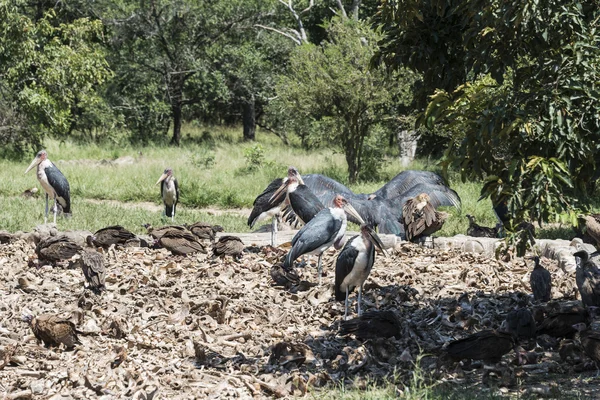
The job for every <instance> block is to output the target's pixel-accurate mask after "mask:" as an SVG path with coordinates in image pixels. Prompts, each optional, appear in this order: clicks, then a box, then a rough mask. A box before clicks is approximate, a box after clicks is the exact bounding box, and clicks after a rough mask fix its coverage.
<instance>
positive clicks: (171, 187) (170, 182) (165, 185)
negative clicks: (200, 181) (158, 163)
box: [156, 167, 179, 221]
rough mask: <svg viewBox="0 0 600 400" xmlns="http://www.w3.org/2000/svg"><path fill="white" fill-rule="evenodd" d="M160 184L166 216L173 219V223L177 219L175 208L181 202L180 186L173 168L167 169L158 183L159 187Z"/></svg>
mask: <svg viewBox="0 0 600 400" xmlns="http://www.w3.org/2000/svg"><path fill="white" fill-rule="evenodd" d="M161 182H162V183H161ZM159 183H160V184H161V185H160V195H161V196H162V200H163V204H164V205H165V215H166V216H167V217H171V221H173V220H174V218H175V207H176V206H177V202H178V201H179V185H178V184H177V179H175V177H174V176H173V168H170V167H169V168H166V169H165V171H164V172H163V174H162V175H161V176H160V178H159V179H158V181H157V182H156V184H157V185H158V184H159Z"/></svg>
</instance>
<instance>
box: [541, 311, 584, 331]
mask: <svg viewBox="0 0 600 400" xmlns="http://www.w3.org/2000/svg"><path fill="white" fill-rule="evenodd" d="M588 319H589V314H588V312H587V310H586V309H585V308H583V307H581V306H574V307H569V308H565V309H562V310H560V311H557V312H554V313H551V314H550V315H548V316H547V317H546V318H544V319H543V320H542V322H541V323H540V324H538V328H537V334H538V336H539V335H549V336H553V337H566V336H571V335H573V334H574V333H575V332H576V330H575V328H573V325H575V324H578V323H581V322H583V323H585V322H587V321H588Z"/></svg>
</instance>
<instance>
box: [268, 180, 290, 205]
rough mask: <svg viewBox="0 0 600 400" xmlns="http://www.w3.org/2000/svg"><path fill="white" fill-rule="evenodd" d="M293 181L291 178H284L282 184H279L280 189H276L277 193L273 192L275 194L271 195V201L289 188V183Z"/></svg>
mask: <svg viewBox="0 0 600 400" xmlns="http://www.w3.org/2000/svg"><path fill="white" fill-rule="evenodd" d="M290 183H292V182H291V180H290V179H284V180H283V183H282V184H281V186H279V189H277V190H276V191H275V193H273V195H272V196H271V198H270V199H269V201H271V200H273V199H276V198H278V197H279V196H280V195H281V194H282V192H284V191H286V190H287V187H288V185H289V184H290Z"/></svg>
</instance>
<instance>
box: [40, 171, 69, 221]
mask: <svg viewBox="0 0 600 400" xmlns="http://www.w3.org/2000/svg"><path fill="white" fill-rule="evenodd" d="M44 172H45V173H46V178H48V183H49V184H50V186H52V188H53V189H54V191H55V192H56V200H57V201H58V203H59V204H60V206H61V207H62V209H63V212H64V213H65V214H68V213H70V212H71V188H70V187H69V181H67V178H65V176H64V175H63V173H62V172H60V170H59V169H58V168H56V165H54V164H52V165H51V166H50V167H47V168H46V169H45V170H44Z"/></svg>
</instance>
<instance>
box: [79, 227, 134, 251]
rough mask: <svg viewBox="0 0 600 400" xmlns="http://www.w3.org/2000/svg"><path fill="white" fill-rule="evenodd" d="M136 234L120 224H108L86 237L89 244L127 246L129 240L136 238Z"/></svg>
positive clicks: (106, 246) (104, 246)
mask: <svg viewBox="0 0 600 400" xmlns="http://www.w3.org/2000/svg"><path fill="white" fill-rule="evenodd" d="M135 238H136V236H135V235H134V234H133V233H132V232H130V231H128V230H127V229H125V228H123V227H122V226H120V225H113V226H107V227H106V228H102V229H99V230H97V231H96V233H94V234H93V235H91V236H88V237H87V238H86V241H87V243H88V245H90V246H96V247H103V248H108V247H110V246H111V245H113V244H114V245H117V244H119V245H122V246H125V244H126V243H127V241H128V240H131V239H135Z"/></svg>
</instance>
